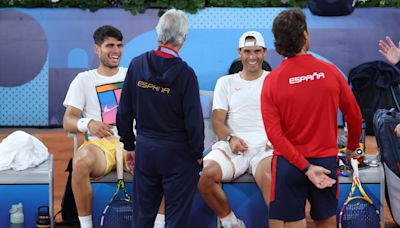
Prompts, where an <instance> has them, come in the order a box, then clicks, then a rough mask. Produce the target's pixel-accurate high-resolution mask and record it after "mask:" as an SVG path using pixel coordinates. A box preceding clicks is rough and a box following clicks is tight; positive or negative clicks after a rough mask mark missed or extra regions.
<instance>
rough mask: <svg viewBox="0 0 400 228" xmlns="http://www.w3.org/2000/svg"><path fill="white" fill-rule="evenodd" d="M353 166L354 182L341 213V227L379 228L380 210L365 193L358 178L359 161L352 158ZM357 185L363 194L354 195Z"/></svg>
mask: <svg viewBox="0 0 400 228" xmlns="http://www.w3.org/2000/svg"><path fill="white" fill-rule="evenodd" d="M350 162H351V166H352V167H353V183H352V185H351V190H350V193H349V196H348V197H347V199H346V201H345V202H344V204H343V206H342V209H341V210H340V213H339V228H353V227H354V228H356V227H363V228H377V227H380V226H381V222H380V217H379V210H378V209H377V208H376V206H375V204H374V202H373V201H372V200H371V199H370V198H369V197H368V195H367V194H366V193H365V191H364V189H363V187H362V185H361V182H360V179H359V178H358V161H357V159H351V160H350ZM356 187H357V188H358V190H359V192H360V194H361V195H358V196H354V192H355V189H356Z"/></svg>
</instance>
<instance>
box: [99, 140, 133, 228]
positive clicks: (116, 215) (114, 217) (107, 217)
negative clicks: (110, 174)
mask: <svg viewBox="0 0 400 228" xmlns="http://www.w3.org/2000/svg"><path fill="white" fill-rule="evenodd" d="M116 158H117V176H118V183H117V188H116V189H115V192H114V195H113V196H112V198H111V200H110V202H109V203H108V204H107V206H106V207H105V208H104V211H103V215H102V216H101V220H100V226H101V227H107V228H111V227H113V228H114V227H115V228H124V227H131V226H132V219H133V207H132V200H131V197H130V196H129V194H128V191H127V190H126V189H125V182H124V176H123V175H124V171H123V162H122V148H121V147H120V146H117V147H116ZM120 192H121V193H122V195H123V198H118V195H119V193H120Z"/></svg>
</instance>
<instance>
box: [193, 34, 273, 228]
mask: <svg viewBox="0 0 400 228" xmlns="http://www.w3.org/2000/svg"><path fill="white" fill-rule="evenodd" d="M238 54H239V57H240V59H241V61H242V63H243V70H242V71H240V72H239V73H236V74H231V75H226V76H223V77H221V78H219V79H218V81H217V83H216V85H215V90H214V101H213V127H214V132H215V133H216V135H217V136H218V138H219V141H218V142H217V143H215V144H214V145H213V146H212V150H211V152H210V153H208V154H207V156H206V157H205V158H204V167H203V171H202V174H201V177H200V180H199V184H198V188H199V191H200V194H201V195H202V197H203V199H204V201H205V202H206V203H207V204H208V206H209V207H210V208H211V209H213V210H214V212H215V213H216V215H217V216H218V218H219V219H220V220H221V224H222V226H223V227H232V228H233V227H238V228H242V227H246V226H245V224H244V222H243V221H241V220H240V219H238V218H236V216H235V214H234V212H233V211H232V210H231V208H230V206H229V203H228V199H227V197H226V194H225V193H224V191H223V190H222V188H221V185H220V182H221V181H231V180H234V179H236V178H238V177H239V176H241V175H242V174H244V173H245V172H249V173H251V174H252V175H253V176H254V178H255V180H256V182H257V185H258V187H259V188H260V189H261V191H262V194H263V197H264V200H265V203H266V204H267V205H268V198H269V197H268V196H269V182H270V173H271V172H270V170H271V158H272V157H271V155H272V147H271V144H270V142H269V140H268V138H267V135H266V133H265V130H264V124H263V120H262V116H261V109H260V107H261V106H260V96H261V89H262V84H263V81H264V79H265V77H266V76H267V75H268V73H269V72H268V71H264V70H263V69H262V63H263V60H264V57H265V54H266V48H265V42H264V38H263V37H262V35H261V33H259V32H256V31H249V32H245V33H244V34H243V35H242V36H241V37H240V40H239V48H238ZM265 222H266V223H267V221H265Z"/></svg>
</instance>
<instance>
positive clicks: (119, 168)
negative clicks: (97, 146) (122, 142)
mask: <svg viewBox="0 0 400 228" xmlns="http://www.w3.org/2000/svg"><path fill="white" fill-rule="evenodd" d="M115 151H116V153H115V156H116V158H117V177H118V180H122V178H123V172H124V164H123V158H122V156H123V153H122V147H121V146H116V148H115Z"/></svg>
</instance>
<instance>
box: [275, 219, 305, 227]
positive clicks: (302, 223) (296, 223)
mask: <svg viewBox="0 0 400 228" xmlns="http://www.w3.org/2000/svg"><path fill="white" fill-rule="evenodd" d="M306 226H307V223H306V220H305V219H302V220H299V221H294V222H285V221H282V220H276V219H270V220H269V227H270V228H306Z"/></svg>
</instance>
